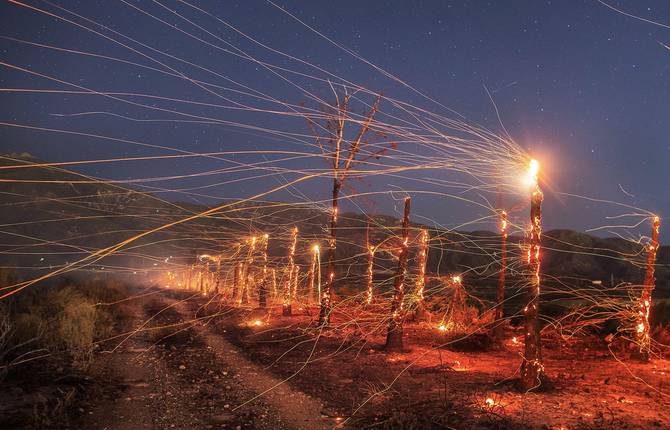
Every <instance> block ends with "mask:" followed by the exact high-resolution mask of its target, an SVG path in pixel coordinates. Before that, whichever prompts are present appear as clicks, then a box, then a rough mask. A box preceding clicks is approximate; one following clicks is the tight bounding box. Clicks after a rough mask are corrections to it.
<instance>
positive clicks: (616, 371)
mask: <svg viewBox="0 0 670 430" xmlns="http://www.w3.org/2000/svg"><path fill="white" fill-rule="evenodd" d="M296 311H298V312H301V313H302V314H301V315H296V316H291V317H283V316H281V309H279V308H274V309H272V311H271V312H269V313H268V312H259V311H258V310H252V309H246V310H245V309H237V308H228V307H226V306H223V305H221V304H218V303H211V302H208V301H207V299H205V298H203V297H200V296H187V295H182V294H177V293H167V292H166V293H165V294H163V295H162V296H160V297H159V296H152V297H150V298H147V299H144V300H143V301H138V302H137V303H136V314H135V317H134V319H133V321H130V323H132V326H133V327H134V328H135V329H138V328H141V329H142V330H139V331H136V332H133V334H132V336H129V337H128V338H127V339H126V340H124V341H123V342H122V343H121V344H119V341H120V340H121V339H123V338H118V339H116V340H115V341H114V342H110V343H109V344H108V345H106V346H110V345H113V346H111V347H109V348H107V349H108V350H109V351H108V352H103V353H100V354H99V355H98V358H97V359H96V361H95V362H94V364H93V367H92V369H91V371H90V372H89V376H87V377H86V378H84V377H81V378H79V379H78V381H87V382H86V383H85V384H83V383H82V382H79V385H78V393H79V394H78V395H77V396H76V398H75V399H73V400H72V404H69V405H68V411H69V412H68V413H67V414H66V416H67V419H62V420H52V421H49V422H43V423H42V424H43V425H40V426H38V427H41V428H45V427H53V428H71V429H80V428H81V429H88V428H96V429H98V428H100V429H103V428H106V429H143V428H151V429H182V428H184V429H185V428H188V429H210V428H228V429H245V428H246V429H320V428H334V427H337V426H341V427H344V428H374V429H377V428H388V429H396V428H401V429H427V428H435V429H439V428H445V429H560V428H563V429H571V430H575V429H654V428H658V429H667V428H670V399H668V396H667V393H668V392H669V389H670V363H669V362H668V361H665V360H655V361H653V362H652V363H649V364H644V363H640V362H636V361H634V360H632V359H629V358H627V359H626V360H623V361H622V362H618V361H617V360H615V359H614V358H613V357H612V355H611V354H610V353H609V352H608V351H607V349H606V348H604V347H602V346H600V345H599V344H594V345H595V346H591V347H589V348H587V347H586V345H585V344H584V343H578V342H572V343H570V344H567V343H565V342H558V341H556V340H551V339H547V340H546V341H545V348H544V355H545V356H544V359H545V360H544V361H545V366H546V372H547V374H548V376H549V379H550V381H551V383H550V384H548V388H547V389H546V390H544V391H542V392H531V393H522V392H520V391H518V390H517V389H516V388H515V384H514V378H515V373H516V370H517V368H518V365H519V362H520V358H519V353H520V345H519V344H515V343H514V342H513V341H512V340H511V339H512V337H513V336H515V333H513V332H508V333H507V338H508V340H507V341H506V342H505V343H504V344H503V345H498V346H495V345H493V346H491V347H489V348H487V345H486V344H485V343H483V342H481V341H480V340H479V339H474V338H473V339H470V340H468V341H464V342H461V343H459V344H450V345H447V346H445V345H444V344H445V343H447V342H446V338H445V336H444V335H443V334H441V333H440V332H438V331H437V330H435V329H434V328H431V327H430V326H428V325H420V324H408V325H407V326H406V331H405V344H406V347H407V350H406V351H404V352H403V353H401V354H386V353H385V352H384V351H383V342H384V330H385V327H383V326H382V325H379V327H375V325H374V324H375V322H374V320H373V319H369V320H367V319H366V318H365V316H364V315H356V316H355V318H354V319H355V321H356V324H358V325H359V326H358V327H356V326H353V325H351V321H352V315H341V314H340V315H335V316H334V318H333V323H332V325H331V327H332V328H331V329H329V330H328V331H318V330H316V329H315V328H314V327H315V326H314V321H313V318H314V317H315V315H316V312H315V309H304V310H299V308H298V309H296ZM307 311H309V312H310V314H311V316H310V315H307ZM345 321H349V323H348V324H343V323H344V322H345ZM361 327H363V328H364V329H365V332H366V333H368V335H366V336H365V338H364V337H362V336H361V334H360V333H361V330H360V329H361ZM33 427H34V426H33ZM12 428H20V426H18V425H17V426H13V427H12Z"/></svg>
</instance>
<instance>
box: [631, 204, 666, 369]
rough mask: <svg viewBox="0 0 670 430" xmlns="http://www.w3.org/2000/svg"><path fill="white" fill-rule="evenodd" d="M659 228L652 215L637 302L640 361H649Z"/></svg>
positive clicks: (659, 224)
mask: <svg viewBox="0 0 670 430" xmlns="http://www.w3.org/2000/svg"><path fill="white" fill-rule="evenodd" d="M660 228H661V219H660V218H659V217H657V216H654V217H653V221H652V227H651V242H650V243H649V246H648V248H647V267H646V270H645V275H644V284H643V287H642V296H641V297H640V302H639V304H638V311H637V327H636V334H637V341H638V344H639V347H640V349H639V351H638V355H639V357H638V358H640V359H641V360H642V361H649V358H650V355H651V335H650V329H651V327H650V326H649V312H650V311H651V294H652V292H653V291H654V287H655V285H656V279H655V277H654V272H655V270H654V269H655V265H656V253H657V252H658V247H659V241H658V235H659V231H660Z"/></svg>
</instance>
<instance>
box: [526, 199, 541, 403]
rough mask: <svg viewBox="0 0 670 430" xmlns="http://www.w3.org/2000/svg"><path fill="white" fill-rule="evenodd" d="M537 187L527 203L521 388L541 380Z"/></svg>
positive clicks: (533, 385) (531, 387) (539, 214)
mask: <svg viewBox="0 0 670 430" xmlns="http://www.w3.org/2000/svg"><path fill="white" fill-rule="evenodd" d="M543 198H544V196H543V195H542V191H541V190H540V188H539V187H536V188H535V189H534V190H533V193H532V195H531V204H530V222H531V225H530V244H529V248H528V267H529V271H530V280H529V284H530V285H529V290H528V304H527V305H526V307H525V308H524V313H525V334H524V337H525V351H524V357H523V362H522V363H521V386H522V388H523V389H524V390H531V389H534V388H537V387H539V386H540V385H541V384H542V380H543V379H544V365H543V364H542V348H541V339H540V321H539V316H540V245H541V235H542V200H543Z"/></svg>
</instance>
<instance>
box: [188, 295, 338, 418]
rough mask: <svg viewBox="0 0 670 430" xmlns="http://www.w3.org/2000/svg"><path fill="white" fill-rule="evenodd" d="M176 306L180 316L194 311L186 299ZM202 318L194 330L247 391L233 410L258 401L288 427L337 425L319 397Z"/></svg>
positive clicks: (240, 409)
mask: <svg viewBox="0 0 670 430" xmlns="http://www.w3.org/2000/svg"><path fill="white" fill-rule="evenodd" d="M176 309H177V310H178V312H179V313H180V314H181V315H182V318H184V319H186V320H189V319H194V314H193V311H192V310H191V309H190V308H189V306H188V305H187V304H186V303H179V304H178V305H177V306H176ZM204 321H205V322H199V323H197V324H196V325H195V326H194V330H195V332H196V333H197V334H198V336H199V337H200V338H201V339H202V340H203V341H204V342H205V344H206V345H207V347H208V348H211V351H212V352H213V353H214V355H215V356H216V358H217V360H218V361H219V362H220V363H222V364H225V365H226V366H228V367H229V368H231V369H235V370H236V371H237V372H238V375H239V376H240V377H239V378H238V381H237V382H238V383H239V384H240V387H239V388H240V389H242V390H243V391H244V392H245V393H246V395H247V397H245V398H243V399H242V402H240V403H239V404H238V405H235V406H234V407H233V408H231V409H232V410H233V411H234V412H235V411H243V410H244V409H245V408H253V407H255V405H256V404H259V403H261V404H265V405H267V406H269V407H270V408H271V409H273V410H274V411H275V412H276V413H277V414H278V416H279V420H280V421H281V422H282V423H283V424H285V425H287V426H288V427H289V428H294V429H308V430H318V429H330V428H333V427H334V426H336V425H337V423H338V422H337V421H336V419H334V418H332V417H328V416H327V415H324V414H322V411H323V410H324V407H323V404H322V403H321V402H320V401H318V400H316V399H314V398H312V397H310V396H308V395H307V394H304V393H303V392H301V391H298V390H296V389H294V388H293V387H291V386H290V385H289V384H288V383H287V382H285V381H282V380H281V379H278V378H276V377H275V376H273V375H272V374H270V373H269V372H267V371H266V370H264V369H263V368H262V367H261V366H259V365H257V364H255V363H252V362H251V361H249V360H247V359H246V358H244V356H243V354H242V353H241V351H239V349H238V348H237V347H236V346H234V345H233V344H231V343H230V342H228V341H227V340H226V339H225V338H223V337H222V336H220V335H218V334H216V333H215V332H214V331H212V330H211V329H210V327H209V326H208V325H207V324H206V320H204ZM247 402H248V403H247ZM238 407H239V408H238Z"/></svg>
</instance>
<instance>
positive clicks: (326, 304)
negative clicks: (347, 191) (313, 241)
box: [319, 177, 342, 326]
mask: <svg viewBox="0 0 670 430" xmlns="http://www.w3.org/2000/svg"><path fill="white" fill-rule="evenodd" d="M341 187H342V182H341V181H340V180H339V179H338V178H337V177H336V178H334V179H333V200H332V209H331V213H330V238H329V239H328V271H327V272H326V276H327V278H326V285H324V287H323V291H322V292H321V310H320V312H319V325H321V326H327V325H328V324H329V323H330V311H331V298H332V290H333V284H334V283H335V250H336V247H337V211H338V200H339V198H340V188H341Z"/></svg>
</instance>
